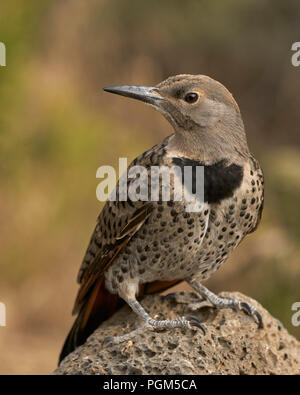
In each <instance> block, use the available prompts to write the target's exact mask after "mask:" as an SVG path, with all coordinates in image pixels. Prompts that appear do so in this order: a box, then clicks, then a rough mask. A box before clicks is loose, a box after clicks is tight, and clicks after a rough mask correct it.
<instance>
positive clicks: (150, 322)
mask: <svg viewBox="0 0 300 395" xmlns="http://www.w3.org/2000/svg"><path fill="white" fill-rule="evenodd" d="M178 327H179V328H189V329H192V328H194V327H196V328H199V329H201V331H202V332H203V334H204V335H205V334H206V330H205V328H204V327H203V326H202V325H201V323H200V321H199V320H198V319H197V318H196V317H193V316H184V317H178V318H175V319H173V320H154V319H153V318H148V319H147V320H146V322H145V324H144V325H142V326H140V327H138V328H136V329H134V330H133V331H131V332H129V333H126V334H125V335H120V336H108V337H106V338H105V339H104V340H103V344H106V343H110V342H111V343H113V344H119V343H123V342H124V341H128V340H131V339H132V338H134V337H136V336H137V335H139V334H141V333H143V332H144V331H145V330H148V329H165V328H167V329H169V328H178Z"/></svg>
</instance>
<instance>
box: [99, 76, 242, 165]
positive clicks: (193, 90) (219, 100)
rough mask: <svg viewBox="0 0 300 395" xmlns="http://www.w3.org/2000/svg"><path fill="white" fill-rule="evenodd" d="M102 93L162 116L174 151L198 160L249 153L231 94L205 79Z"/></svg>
mask: <svg viewBox="0 0 300 395" xmlns="http://www.w3.org/2000/svg"><path fill="white" fill-rule="evenodd" d="M104 90H105V91H107V92H111V93H116V94H119V95H122V96H126V97H130V98H134V99H137V100H141V101H143V102H145V103H147V104H150V105H151V106H153V107H154V108H155V109H156V110H158V111H159V112H161V113H162V114H163V115H164V116H165V118H166V119H167V120H168V121H169V122H170V123H171V125H172V126H173V128H174V130H175V137H174V139H173V145H174V148H175V149H177V150H178V149H179V150H180V149H181V151H183V153H184V151H187V154H189V155H190V156H191V155H192V156H195V157H197V159H198V158H199V159H200V158H201V159H204V160H205V159H207V160H212V161H214V160H215V159H218V158H219V156H220V155H221V156H224V153H225V155H227V156H230V155H232V154H235V155H236V154H237V155H244V154H247V153H248V146H247V142H246V136H245V132H244V125H243V121H242V118H241V114H240V110H239V107H238V105H237V103H236V101H235V100H234V98H233V96H232V95H231V93H230V92H229V91H228V90H227V89H226V88H225V87H224V86H223V85H222V84H221V83H219V82H217V81H215V80H214V79H212V78H210V77H207V76H205V75H189V74H181V75H177V76H173V77H169V78H168V79H166V80H165V81H163V82H161V83H159V84H158V85H156V86H155V87H145V86H128V85H123V86H112V87H108V88H104Z"/></svg>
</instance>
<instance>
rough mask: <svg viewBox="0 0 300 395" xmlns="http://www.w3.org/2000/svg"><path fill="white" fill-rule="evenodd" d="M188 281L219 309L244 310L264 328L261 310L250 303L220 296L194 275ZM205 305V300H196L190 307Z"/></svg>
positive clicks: (197, 307)
mask: <svg viewBox="0 0 300 395" xmlns="http://www.w3.org/2000/svg"><path fill="white" fill-rule="evenodd" d="M186 282H187V283H188V284H189V285H190V286H191V287H192V288H193V289H194V290H195V291H196V292H197V293H199V294H200V295H201V296H203V297H204V298H205V299H206V300H208V301H209V302H210V303H211V304H212V305H213V306H214V307H216V308H219V309H227V308H231V309H233V310H235V311H238V310H243V311H245V312H246V313H247V314H248V315H250V316H251V317H253V318H254V320H256V322H257V325H258V327H259V328H263V322H262V317H261V315H260V314H259V312H258V311H257V310H256V309H255V307H253V306H251V305H249V304H248V303H246V302H243V301H241V300H238V299H229V298H220V297H219V296H217V295H215V294H214V293H213V292H211V291H210V290H209V289H207V288H206V287H204V286H203V285H202V284H200V283H199V282H198V281H197V280H195V279H194V278H192V277H189V278H186ZM201 307H203V302H202V301H200V302H196V303H192V304H189V305H188V308H190V309H191V310H193V311H195V310H197V309H199V308H201Z"/></svg>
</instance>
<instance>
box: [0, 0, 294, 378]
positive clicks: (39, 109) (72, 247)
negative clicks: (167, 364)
mask: <svg viewBox="0 0 300 395" xmlns="http://www.w3.org/2000/svg"><path fill="white" fill-rule="evenodd" d="M299 16H300V3H299V1H296V0H295V1H292V0H289V1H285V2H283V1H280V0H273V1H267V0H254V1H253V0H251V1H250V0H245V1H243V2H241V1H238V0H228V1H226V2H221V1H216V0H213V1H210V2H208V1H198V0H188V1H185V2H183V1H179V0H164V1H158V0H152V1H147V2H141V1H138V0H131V1H121V0H90V1H89V2H87V1H84V0H66V1H58V0H56V1H53V0H52V1H50V0H44V1H38V0H26V1H25V0H18V1H16V0H11V1H3V2H2V3H1V6H0V41H2V42H4V43H5V45H6V48H7V66H6V67H0V102H1V109H0V182H1V184H0V185H1V186H0V207H1V208H0V210H1V213H0V218H1V219H0V232H1V240H2V242H1V245H0V256H1V258H0V272H1V276H0V289H2V290H5V293H4V294H2V293H0V300H2V299H5V300H6V299H7V300H15V299H14V298H17V299H16V300H17V302H16V303H14V309H15V315H16V316H17V317H21V318H20V320H21V321H20V322H21V323H20V324H18V325H16V324H12V328H11V335H8V334H7V335H6V336H8V338H7V341H6V345H7V347H9V344H10V342H12V341H14V340H13V339H15V338H16V336H20V339H21V343H22V344H25V343H26V341H25V340H26V336H27V335H28V333H29V332H30V333H31V334H32V335H34V338H35V339H37V340H36V341H39V342H42V343H43V345H44V346H43V347H44V348H47V344H48V342H49V338H50V336H51V338H52V335H53V334H51V335H50V333H48V332H47V331H46V330H45V327H50V328H53V327H54V326H55V327H57V328H58V329H57V333H56V335H55V336H54V338H55V342H56V343H55V347H56V349H55V347H54V346H51V347H52V348H51V350H49V354H48V356H49V358H48V357H47V358H48V359H49V364H48V365H47V364H46V365H45V366H44V367H43V369H44V370H43V369H42V370H43V372H46V371H47V369H51V367H54V364H55V358H54V356H56V355H57V354H58V352H59V347H60V343H61V342H62V340H63V337H64V335H65V332H66V330H67V325H69V323H68V322H67V323H65V321H66V320H65V317H66V315H67V312H68V311H70V310H71V303H72V301H73V299H74V296H75V292H76V283H75V276H76V271H77V269H78V267H79V265H80V261H81V259H82V256H83V254H84V250H85V248H86V246H87V244H88V240H89V237H90V234H91V232H92V229H93V226H94V223H95V220H96V217H97V215H98V213H99V211H100V209H101V204H100V203H99V202H98V201H97V200H96V198H95V190H96V186H97V180H96V177H95V175H96V169H97V168H98V167H99V166H100V165H103V164H111V165H114V166H115V165H117V162H118V158H119V157H120V156H121V157H128V158H129V160H131V159H132V158H134V157H135V156H136V155H138V154H139V153H141V152H143V151H144V150H145V149H147V148H149V147H150V146H151V145H154V144H155V143H157V142H158V141H160V140H161V139H162V138H163V137H164V136H166V135H167V134H169V133H170V131H171V129H170V127H169V126H168V124H167V123H166V121H164V120H163V119H161V118H160V116H159V115H158V114H153V112H151V111H152V110H150V109H148V108H145V107H144V106H143V105H142V104H139V103H132V102H127V101H126V100H124V99H122V98H116V97H113V98H112V97H110V96H109V95H107V94H104V93H102V91H101V88H102V87H103V86H106V85H113V84H119V83H121V84H122V83H124V84H126V83H127V84H145V85H146V84H149V85H153V84H156V83H158V82H160V81H161V80H162V79H164V78H166V77H168V76H169V75H174V74H179V73H193V74H198V73H200V74H207V75H210V76H212V77H213V78H215V79H217V80H219V81H221V82H222V83H224V84H225V85H226V86H227V87H228V88H229V89H230V90H231V91H232V93H233V94H234V96H235V97H236V99H237V101H238V103H239V105H240V108H241V111H242V114H243V117H244V121H245V125H246V129H247V132H248V139H249V143H250V146H251V149H252V151H253V152H255V155H256V156H257V157H258V159H259V160H260V162H261V164H262V166H263V168H264V172H265V177H266V202H265V213H264V217H263V221H262V224H261V226H260V229H259V230H258V231H257V233H255V234H254V235H251V236H250V237H249V240H246V241H245V242H244V243H243V244H242V246H241V247H240V248H239V249H238V251H236V253H235V255H234V257H233V258H232V259H231V262H230V264H229V263H228V265H225V266H226V267H224V269H223V268H222V269H221V270H220V272H219V273H217V274H216V276H215V278H213V279H212V280H211V286H212V287H214V288H215V290H229V289H232V290H240V291H242V292H244V293H248V294H250V295H251V296H253V297H254V298H257V299H258V300H259V301H260V302H261V303H262V304H263V305H264V306H265V307H267V308H268V309H269V310H270V311H271V313H272V314H274V315H275V316H276V317H278V318H279V319H280V320H282V321H283V323H284V325H285V326H286V327H287V328H288V329H289V331H291V332H292V333H293V334H295V335H296V336H298V337H299V328H295V327H293V326H291V323H290V322H291V310H290V308H291V305H292V303H294V302H295V301H299V300H300V292H299V283H300V265H299V259H300V249H299V245H300V211H299V208H298V202H299V192H300V183H299V180H300V174H299V169H300V158H299V152H300V148H299V143H300V140H299V107H300V96H299V76H300V68H295V67H293V66H292V65H291V55H292V52H291V45H292V43H293V42H295V41H299V40H300V38H299ZM65 273H68V274H69V276H67V275H65ZM37 284H41V285H42V287H43V298H42V299H41V300H43V303H41V305H38V306H37V307H36V303H37V302H36V299H37V297H36V294H37V293H38V289H39V288H38V285H37ZM2 292H4V291H2ZM38 294H39V293H38ZM12 295H13V296H12ZM39 295H40V294H39ZM25 296H26V297H27V308H26V309H22V303H21V301H22V299H23V298H24V297H25ZM62 300H63V301H64V303H62ZM18 301H20V304H18ZM45 304H46V305H47V306H49V305H51V306H53V308H52V310H51V308H50V310H49V311H48V312H47V314H46V312H44V308H45ZM33 306H35V307H33ZM36 317H39V319H38V321H37V322H36V321H35V320H36V319H37V318H36ZM58 317H60V318H58ZM29 322H31V324H29ZM32 322H35V325H33V324H32ZM26 333H27V335H26ZM9 336H11V337H9ZM24 347H25V346H24ZM28 347H29V346H28ZM49 347H50V346H49ZM53 347H54V349H53ZM52 349H53V350H52ZM26 352H29V351H28V350H27V349H26V348H24V353H25V355H26ZM3 355H4V353H3ZM39 358H40V357H39V356H34V355H33V356H32V357H31V359H32V361H33V362H32V365H30V366H32V368H30V367H29V368H28V369H27V371H29V372H32V371H33V370H34V367H36V368H37V369H39V367H38V366H39V361H40V360H39ZM47 358H46V359H47ZM44 359H45V358H44ZM4 366H5V368H6V369H7V371H8V372H19V371H25V370H24V368H23V367H22V366H21V363H19V364H18V362H11V365H9V363H8V359H3V360H1V358H0V371H1V368H2V367H4ZM22 369H23V370H22ZM30 369H31V370H30Z"/></svg>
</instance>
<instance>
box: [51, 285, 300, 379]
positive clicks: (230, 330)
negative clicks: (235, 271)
mask: <svg viewBox="0 0 300 395" xmlns="http://www.w3.org/2000/svg"><path fill="white" fill-rule="evenodd" d="M185 295H191V293H189V292H185ZM220 296H226V297H238V298H240V299H242V300H244V301H247V302H248V303H251V304H253V305H254V306H256V308H257V309H258V311H259V312H260V313H261V315H262V317H263V322H264V329H258V328H257V325H256V323H255V322H254V321H253V320H252V318H251V317H249V316H247V315H246V314H245V313H243V312H238V313H235V312H233V311H232V310H230V309H224V310H218V311H217V310H215V309H214V308H212V307H204V308H202V309H201V310H199V311H197V312H192V315H194V316H196V317H198V319H200V320H201V322H202V323H203V325H204V326H205V328H206V330H207V333H206V335H205V336H204V335H203V334H202V332H201V331H200V330H198V329H197V330H192V329H181V328H175V329H171V330H161V331H154V330H152V329H150V330H147V331H145V332H144V333H143V334H141V335H137V336H135V337H134V338H133V339H132V341H127V342H124V343H121V344H118V345H116V344H112V343H109V342H108V343H106V344H104V345H103V344H102V342H103V339H104V338H105V337H107V336H113V335H116V334H124V333H128V332H129V331H130V330H132V329H134V328H136V327H137V326H138V325H140V324H141V321H140V320H139V319H138V318H137V316H136V314H134V313H133V312H132V311H130V308H129V307H128V306H124V308H122V309H121V310H120V311H119V312H118V313H116V314H115V315H114V316H113V317H111V318H110V319H109V320H107V321H106V322H104V323H103V324H102V325H101V326H100V327H99V329H98V330H96V331H95V332H94V334H92V335H91V336H90V337H89V338H88V340H87V342H86V343H85V344H84V345H83V346H81V347H79V348H77V349H76V350H75V351H74V352H73V353H71V354H70V355H68V356H67V357H66V358H65V359H64V361H63V362H62V363H61V365H60V367H59V368H57V369H56V370H55V372H54V374H101V375H102V374H197V375H198V374H300V343H299V342H298V341H297V340H296V339H295V338H294V337H293V336H291V335H290V334H289V333H288V332H287V331H286V329H284V328H283V326H282V324H281V323H280V322H279V321H278V320H277V319H275V318H273V317H272V316H271V315H270V314H269V313H268V312H267V311H266V310H265V309H264V308H263V307H262V306H261V305H260V304H259V303H257V302H256V301H255V300H252V299H250V298H249V297H246V296H244V295H242V294H239V293H222V294H220ZM142 304H143V306H144V307H145V308H146V310H147V311H148V312H149V313H150V314H151V316H152V317H154V318H157V319H163V318H173V317H175V316H180V315H184V314H189V315H191V312H187V311H186V305H184V304H178V303H176V302H175V301H174V300H171V299H170V298H167V297H165V296H160V295H155V296H148V297H146V298H145V299H143V301H142Z"/></svg>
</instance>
